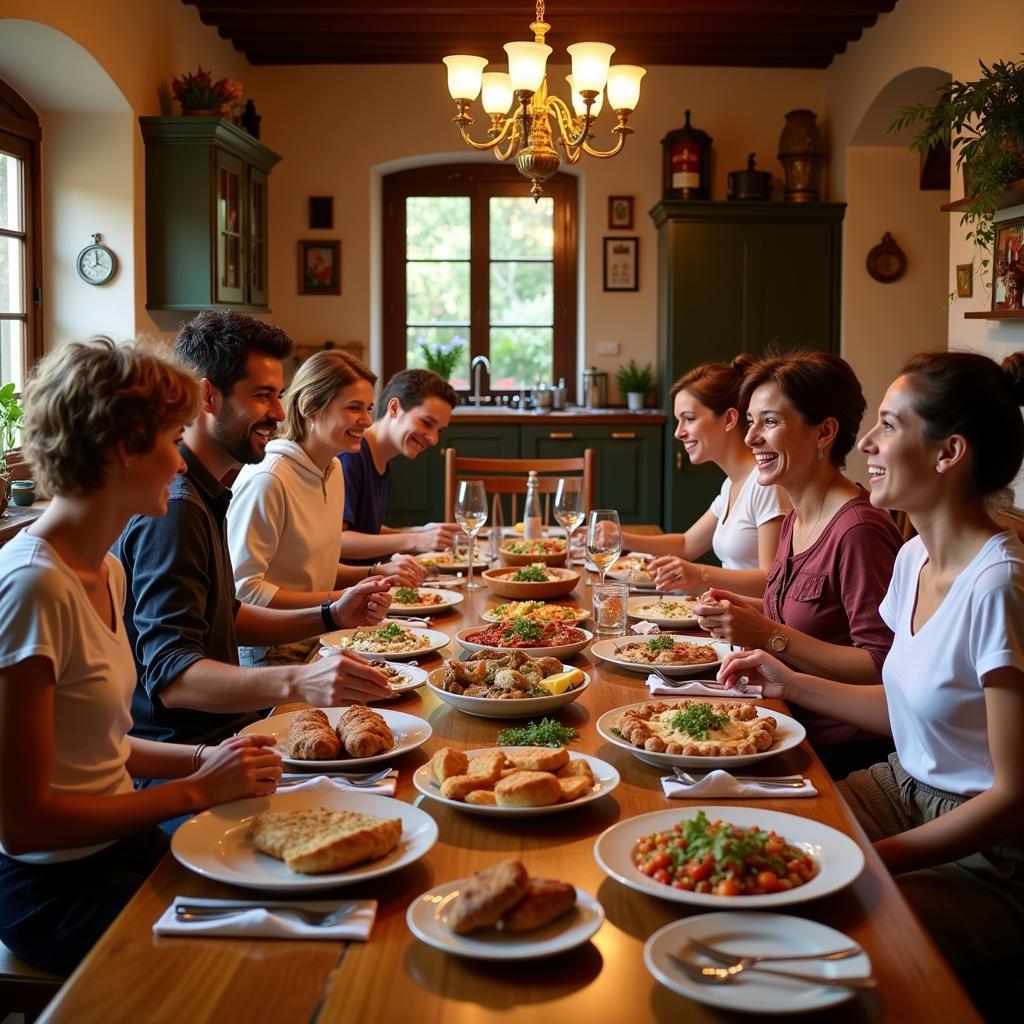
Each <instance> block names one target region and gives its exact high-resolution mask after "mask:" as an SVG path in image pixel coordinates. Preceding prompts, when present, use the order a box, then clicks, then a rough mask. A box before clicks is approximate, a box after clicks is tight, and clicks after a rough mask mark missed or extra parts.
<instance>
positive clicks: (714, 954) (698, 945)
mask: <svg viewBox="0 0 1024 1024" xmlns="http://www.w3.org/2000/svg"><path fill="white" fill-rule="evenodd" d="M686 941H687V943H688V944H689V946H690V947H692V948H693V949H695V950H697V952H698V953H703V954H704V956H709V957H711V959H712V960H718V961H720V962H721V963H730V964H732V963H736V962H741V963H742V964H743V966H744V967H752V966H753V965H754V964H760V963H783V962H789V961H793V962H796V961H797V960H845V959H847V957H851V956H857V955H858V954H859V953H863V952H864V950H862V949H861V948H860V946H846V947H845V948H844V949H835V950H832V952H830V953H786V954H781V953H780V954H777V955H772V954H768V953H765V954H757V953H750V954H742V953H727V952H726V951H725V950H724V949H719V948H718V947H717V946H712V945H709V944H708V943H707V942H701V941H700V940H699V939H694V938H688V939H687V940H686ZM676 956H677V957H679V958H680V959H684V955H683V952H682V951H681V952H679V953H677V954H676Z"/></svg>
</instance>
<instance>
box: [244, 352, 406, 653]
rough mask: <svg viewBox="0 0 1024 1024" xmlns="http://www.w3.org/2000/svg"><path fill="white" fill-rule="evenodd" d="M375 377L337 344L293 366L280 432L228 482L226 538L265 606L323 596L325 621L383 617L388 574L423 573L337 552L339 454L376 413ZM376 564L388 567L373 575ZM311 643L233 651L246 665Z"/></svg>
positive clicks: (327, 624) (248, 585) (355, 442)
mask: <svg viewBox="0 0 1024 1024" xmlns="http://www.w3.org/2000/svg"><path fill="white" fill-rule="evenodd" d="M376 379H377V378H376V375H375V374H373V373H371V372H370V370H368V369H367V368H366V367H365V366H363V365H362V363H360V362H358V361H357V360H355V359H353V358H352V357H351V356H348V355H346V354H345V353H344V352H338V351H336V350H334V349H326V350H324V351H323V352H317V353H315V354H314V355H312V356H311V357H310V358H309V359H307V360H306V361H305V362H304V363H303V364H302V366H300V367H299V369H298V372H297V373H296V374H295V378H294V380H293V381H292V383H291V386H290V387H289V388H288V393H287V396H286V398H285V422H284V427H283V428H282V430H281V432H280V434H281V436H280V437H277V438H275V439H274V440H273V441H270V442H269V443H268V444H267V451H266V455H265V456H264V458H263V461H262V462H258V463H254V464H251V465H247V466H243V467H242V469H241V471H240V472H239V474H238V477H237V479H236V480H235V483H234V485H233V487H232V498H231V504H230V505H229V506H228V514H227V529H228V547H229V549H230V551H231V564H232V566H233V568H234V573H235V587H236V593H237V596H238V599H239V600H240V601H243V602H245V603H247V604H254V605H259V606H262V607H271V608H308V607H309V605H310V604H315V603H320V604H321V606H322V610H323V614H324V629H325V631H327V630H332V629H338V628H344V627H350V626H360V625H367V624H373V623H376V622H379V621H380V620H381V619H382V618H383V617H384V614H385V613H386V611H387V609H388V606H389V605H390V604H391V598H390V596H389V595H388V594H387V593H386V591H387V590H388V589H389V587H390V586H391V584H392V583H393V582H395V583H399V584H403V585H406V586H416V584H417V583H418V582H419V578H418V577H414V576H409V575H407V574H406V569H405V563H403V562H395V563H388V564H386V565H384V566H383V567H382V566H379V565H378V566H369V567H365V566H348V565H343V564H341V562H340V561H339V560H340V557H341V518H342V509H343V508H344V504H345V484H344V477H343V475H342V472H341V466H340V464H339V463H338V460H337V458H336V455H337V453H338V452H339V451H351V450H353V449H357V448H358V447H359V443H360V441H361V440H362V436H363V432H364V431H365V430H366V428H367V427H368V426H370V424H371V423H372V422H373V420H372V419H371V417H370V409H371V408H372V406H373V385H374V382H375V381H376ZM413 564H414V563H413ZM382 568H383V570H384V571H385V572H387V573H389V575H378V573H379V572H380V571H381V569H382ZM417 569H418V567H417ZM357 581H358V582H357ZM346 586H348V588H349V589H348V590H347V591H346V590H345V589H344V588H345V587H346ZM339 598H340V599H341V600H342V603H343V606H344V611H343V613H342V614H341V615H337V614H335V615H334V616H333V617H332V615H331V611H330V605H331V604H333V603H334V602H336V601H337V600H339ZM315 643H316V641H315V639H314V640H311V641H308V642H305V643H300V644H298V645H295V644H288V645H285V646H283V647H279V648H269V649H268V648H266V647H242V648H240V649H239V652H238V653H239V660H240V662H241V663H242V664H243V665H248V666H259V665H267V664H271V663H278V662H287V661H297V660H304V659H305V657H306V655H308V653H309V650H310V649H311V647H312V646H313V645H315Z"/></svg>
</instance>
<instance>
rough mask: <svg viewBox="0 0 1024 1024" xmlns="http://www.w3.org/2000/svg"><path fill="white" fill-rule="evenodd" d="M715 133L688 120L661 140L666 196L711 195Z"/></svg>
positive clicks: (685, 197) (664, 196) (672, 197)
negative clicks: (703, 129)
mask: <svg viewBox="0 0 1024 1024" xmlns="http://www.w3.org/2000/svg"><path fill="white" fill-rule="evenodd" d="M711 141H712V140H711V136H710V135H708V133H707V132H702V131H701V130H700V129H699V128H691V127H690V112H689V111H686V124H684V125H683V127H682V128H676V129H675V131H671V132H669V133H668V134H667V135H666V136H665V138H663V139H662V140H661V148H662V154H663V160H662V182H661V195H662V198H663V199H710V198H711Z"/></svg>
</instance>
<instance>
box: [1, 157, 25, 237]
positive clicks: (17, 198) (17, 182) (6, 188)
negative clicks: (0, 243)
mask: <svg viewBox="0 0 1024 1024" xmlns="http://www.w3.org/2000/svg"><path fill="white" fill-rule="evenodd" d="M21 175H22V162H21V161H20V160H19V159H18V158H17V157H13V156H11V155H10V154H9V153H0V228H9V229H10V230H11V231H24V230H25V225H24V223H23V222H22V210H23V207H24V203H23V202H22V181H21Z"/></svg>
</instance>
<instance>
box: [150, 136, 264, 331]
mask: <svg viewBox="0 0 1024 1024" xmlns="http://www.w3.org/2000/svg"><path fill="white" fill-rule="evenodd" d="M139 123H140V125H141V126H142V137H143V139H144V140H145V144H146V306H147V308H149V309H172V310H199V309H211V308H215V307H225V306H226V307H231V308H234V309H241V310H250V311H254V312H263V311H266V309H267V302H268V297H269V289H268V284H267V177H268V175H269V174H270V170H271V168H272V167H273V166H274V164H276V163H277V162H278V160H280V159H281V158H280V157H279V156H278V155H277V154H276V153H274V152H273V151H272V150H270V149H268V148H267V147H266V146H263V145H261V144H260V143H259V142H257V141H256V139H254V138H252V136H250V135H249V134H248V133H247V132H244V131H243V130H242V129H241V128H238V127H236V126H235V125H233V124H231V123H229V122H228V121H225V120H223V119H222V118H219V117H140V118H139Z"/></svg>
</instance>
